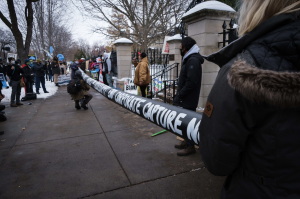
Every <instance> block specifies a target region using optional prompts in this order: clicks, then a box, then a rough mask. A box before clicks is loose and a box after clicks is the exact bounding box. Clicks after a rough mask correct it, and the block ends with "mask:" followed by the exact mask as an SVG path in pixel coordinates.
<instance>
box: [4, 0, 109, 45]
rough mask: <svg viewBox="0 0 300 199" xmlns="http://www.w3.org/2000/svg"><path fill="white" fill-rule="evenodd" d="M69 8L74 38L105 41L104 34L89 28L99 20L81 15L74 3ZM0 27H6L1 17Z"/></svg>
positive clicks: (90, 42) (90, 41)
mask: <svg viewBox="0 0 300 199" xmlns="http://www.w3.org/2000/svg"><path fill="white" fill-rule="evenodd" d="M0 1H3V0H0ZM2 3H3V2H2ZM69 9H70V10H69V11H70V12H71V13H72V17H71V20H69V21H68V23H70V29H71V32H72V34H73V38H74V39H75V40H78V39H79V38H82V39H84V40H86V41H87V42H89V44H90V45H92V44H93V43H94V42H95V41H101V42H102V43H103V44H104V43H106V39H105V36H104V35H101V34H97V33H93V31H92V29H91V24H97V23H99V22H97V21H95V20H91V19H88V18H86V17H83V16H82V15H81V13H80V11H79V10H78V9H76V8H75V6H74V5H70V8H69ZM0 28H4V29H8V28H7V26H6V25H5V24H4V23H3V22H2V20H1V19H0Z"/></svg>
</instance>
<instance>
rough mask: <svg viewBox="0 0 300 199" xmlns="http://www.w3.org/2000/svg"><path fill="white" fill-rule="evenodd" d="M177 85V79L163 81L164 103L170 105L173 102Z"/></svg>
mask: <svg viewBox="0 0 300 199" xmlns="http://www.w3.org/2000/svg"><path fill="white" fill-rule="evenodd" d="M177 84H178V78H177V79H173V80H165V81H164V85H165V87H164V103H168V104H171V99H172V103H173V102H174V98H175V96H176V91H177V90H176V86H177Z"/></svg>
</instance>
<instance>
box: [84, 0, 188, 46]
mask: <svg viewBox="0 0 300 199" xmlns="http://www.w3.org/2000/svg"><path fill="white" fill-rule="evenodd" d="M79 1H80V2H81V3H82V6H83V7H84V10H85V11H86V14H87V16H90V17H92V18H94V19H96V20H98V21H100V22H106V23H108V24H109V26H110V27H112V28H113V30H117V32H120V33H122V29H124V27H125V29H128V30H129V31H130V34H123V35H122V37H126V38H128V39H130V40H132V41H133V42H134V43H137V44H140V45H141V46H142V47H144V48H146V47H148V46H149V45H150V44H152V43H154V42H155V41H156V40H157V38H158V37H162V36H164V35H167V34H168V33H170V32H171V31H172V30H173V29H174V28H175V26H176V25H177V24H178V23H179V21H180V19H181V16H182V15H183V13H184V11H185V9H186V7H187V6H188V4H187V3H188V0H152V1H147V0H130V1H129V0H79ZM114 12H116V13H118V14H122V15H123V16H124V18H125V20H123V21H125V23H123V24H122V26H120V25H118V23H114V18H112V17H111V16H112V15H113V13H114ZM126 22H128V23H126ZM95 31H97V32H100V33H102V34H104V35H107V36H111V35H110V34H109V33H108V31H107V27H104V26H103V27H96V28H95ZM114 32H115V31H114Z"/></svg>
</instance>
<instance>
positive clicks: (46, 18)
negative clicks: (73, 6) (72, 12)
mask: <svg viewBox="0 0 300 199" xmlns="http://www.w3.org/2000/svg"><path fill="white" fill-rule="evenodd" d="M68 2H69V0H40V1H39V2H37V3H35V4H34V8H33V9H34V11H35V14H34V26H35V27H34V31H33V44H34V45H33V48H32V49H33V50H35V51H37V52H39V53H38V54H42V55H43V57H44V58H46V53H45V52H44V50H45V49H49V47H50V46H53V47H54V50H55V52H54V53H55V54H62V53H65V52H66V51H68V50H69V49H68V48H69V46H70V45H71V43H72V42H73V41H72V35H71V32H70V31H69V29H70V28H69V27H68V25H67V22H68V19H69V16H68V14H67V13H68V12H67V10H66V8H67V3H68Z"/></svg>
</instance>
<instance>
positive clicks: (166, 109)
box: [79, 69, 202, 145]
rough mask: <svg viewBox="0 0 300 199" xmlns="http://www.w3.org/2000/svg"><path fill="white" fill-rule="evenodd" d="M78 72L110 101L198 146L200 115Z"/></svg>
mask: <svg viewBox="0 0 300 199" xmlns="http://www.w3.org/2000/svg"><path fill="white" fill-rule="evenodd" d="M79 70H80V69H79ZM80 72H81V76H82V78H83V80H84V81H85V82H86V83H87V84H89V85H90V86H91V87H92V88H94V89H96V90H97V91H99V92H100V93H101V94H102V95H104V96H105V97H107V98H108V99H110V100H111V101H113V102H115V103H117V104H119V105H121V106H123V107H124V108H126V109H128V110H129V111H131V112H133V113H135V114H137V115H139V116H141V117H143V118H145V119H147V120H149V121H151V122H153V123H154V124H156V125H158V126H160V127H162V128H164V129H167V130H168V131H170V132H172V133H174V134H175V135H178V136H180V137H182V138H187V139H189V140H190V141H192V142H194V143H195V144H197V145H198V144H199V142H200V135H199V125H200V122H201V119H202V114H200V113H196V112H193V111H190V110H187V109H183V108H179V107H176V106H171V105H169V104H165V103H162V102H158V101H154V100H150V99H147V98H144V97H140V96H136V95H131V94H128V93H125V92H122V91H119V90H116V89H113V88H111V87H109V86H106V85H105V84H102V83H100V82H98V81H96V80H94V79H93V78H91V77H89V76H88V75H86V74H85V73H84V72H83V71H82V70H80Z"/></svg>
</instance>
